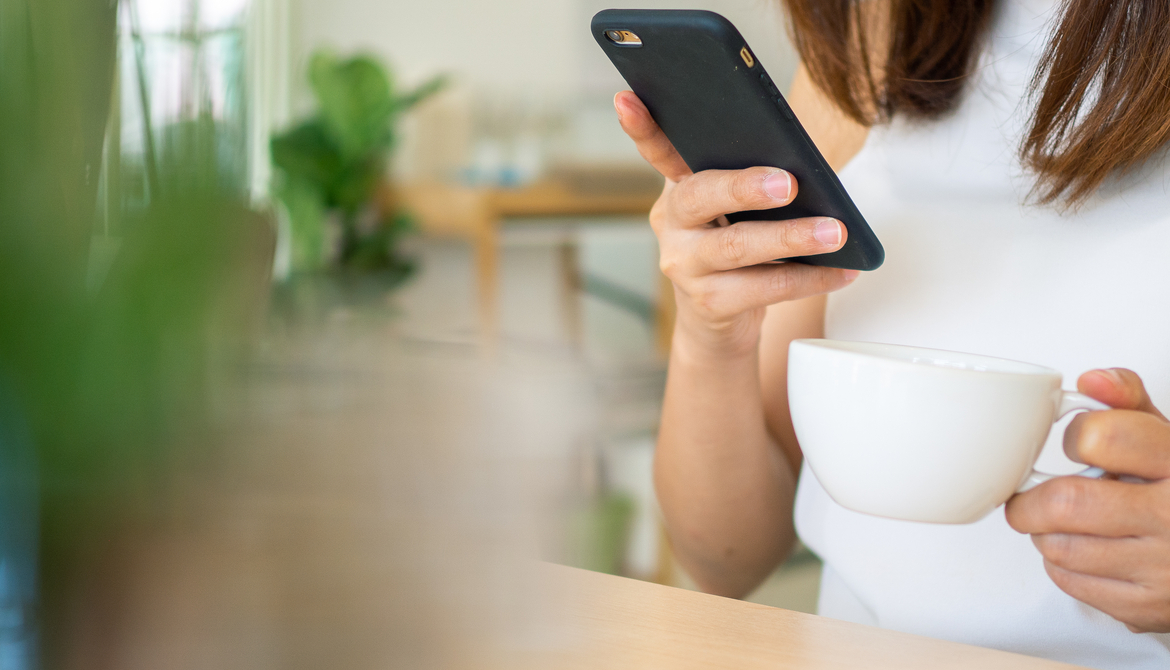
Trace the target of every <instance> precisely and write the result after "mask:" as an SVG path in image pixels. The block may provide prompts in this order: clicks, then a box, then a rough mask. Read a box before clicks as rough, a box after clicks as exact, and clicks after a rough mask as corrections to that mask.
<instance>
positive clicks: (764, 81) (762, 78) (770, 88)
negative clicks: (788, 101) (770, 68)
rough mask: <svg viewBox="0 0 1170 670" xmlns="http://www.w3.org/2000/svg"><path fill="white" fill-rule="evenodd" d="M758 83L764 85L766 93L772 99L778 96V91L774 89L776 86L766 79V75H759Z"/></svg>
mask: <svg viewBox="0 0 1170 670" xmlns="http://www.w3.org/2000/svg"><path fill="white" fill-rule="evenodd" d="M760 83H761V84H763V85H764V88H765V89H767V90H768V93H770V94H771V95H772V96H773V97H775V96H777V95H780V89H778V88H776V85H775V84H773V83H772V80H771V79H769V78H768V75H767V74H766V73H765V74H761V75H760Z"/></svg>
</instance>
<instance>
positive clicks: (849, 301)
mask: <svg viewBox="0 0 1170 670" xmlns="http://www.w3.org/2000/svg"><path fill="white" fill-rule="evenodd" d="M1057 4H1058V3H1055V2H1048V1H1042V0H1008V1H1006V2H1004V3H1003V4H1002V7H1001V8H1000V11H999V14H998V16H997V17H996V20H995V22H994V25H993V28H992V37H991V40H990V42H989V44H988V46H987V49H986V50H985V52H984V53H983V55H982V57H981V60H980V65H979V70H978V74H977V75H976V76H975V77H974V78H973V80H972V82H971V84H970V86H969V87H968V89H967V90H966V92H965V95H964V98H963V101H962V104H961V107H960V108H959V110H958V111H957V112H956V113H955V114H953V115H951V116H948V117H947V118H945V119H943V120H941V121H937V122H928V123H918V124H915V123H910V122H905V121H896V122H894V123H893V124H891V125H890V126H887V127H881V128H876V129H874V130H873V131H872V132H871V133H870V137H869V139H868V141H867V143H866V145H865V147H864V148H863V149H862V151H861V152H860V153H859V154H858V156H857V157H856V158H854V160H853V161H852V162H851V163H850V164H849V166H848V167H847V168H846V169H845V170H844V171H843V172H842V174H841V179H842V181H843V182H844V184H845V186H846V188H847V189H848V190H849V192H850V194H851V195H852V196H853V197H854V200H855V201H856V202H857V204H858V207H859V208H860V209H861V211H862V212H863V213H864V214H865V215H866V218H867V219H868V221H869V222H870V224H871V225H872V226H873V228H874V230H875V232H876V233H877V235H878V237H879V238H880V239H881V241H882V243H883V245H884V246H885V248H886V262H885V265H884V266H883V267H882V268H880V269H879V270H877V271H876V272H873V273H863V275H862V276H861V277H860V278H858V280H857V281H856V282H855V283H854V284H853V285H852V286H850V287H849V288H847V289H845V290H843V291H840V292H838V293H835V294H833V295H832V296H831V297H830V299H829V306H828V312H827V316H826V324H825V328H826V336H827V337H830V338H838V339H849V340H864V341H874V342H889V343H896V344H908V345H917V346H925V347H934V348H939V349H950V350H956V351H967V352H973V353H980V354H988V355H992V356H1000V357H1004V358H1011V359H1016V360H1021V361H1029V362H1033V363H1038V364H1041V365H1046V366H1049V367H1052V368H1055V369H1057V370H1060V371H1061V372H1063V373H1064V376H1065V386H1066V388H1074V387H1075V383H1076V378H1077V377H1078V376H1079V375H1080V374H1081V373H1082V372H1085V371H1087V370H1090V369H1092V368H1097V367H1128V368H1131V369H1133V370H1135V371H1136V372H1138V374H1140V375H1142V377H1143V379H1144V380H1145V383H1146V387H1147V389H1148V390H1149V392H1150V396H1151V397H1152V398H1153V400H1154V402H1155V404H1157V405H1158V406H1160V407H1161V408H1163V409H1170V263H1167V259H1168V258H1170V170H1168V169H1167V164H1166V162H1164V161H1154V162H1151V164H1150V165H1149V166H1147V167H1146V168H1145V169H1143V170H1141V171H1140V172H1139V173H1137V174H1134V175H1131V176H1129V177H1126V178H1122V179H1116V180H1113V181H1111V182H1110V183H1109V184H1107V185H1106V186H1105V187H1104V188H1103V189H1102V191H1101V192H1100V193H1099V194H1098V195H1097V196H1095V197H1094V198H1093V199H1092V200H1091V201H1090V203H1089V204H1088V205H1087V206H1085V207H1084V208H1082V209H1081V210H1079V211H1078V212H1076V213H1074V214H1065V215H1061V214H1058V213H1057V212H1055V211H1054V210H1052V209H1048V208H1038V207H1027V206H1023V205H1021V204H1020V203H1021V202H1022V201H1023V200H1024V198H1025V196H1026V195H1027V193H1028V191H1029V189H1030V188H1031V186H1032V183H1033V181H1032V178H1031V177H1030V176H1029V175H1027V174H1025V173H1024V171H1023V169H1022V168H1021V167H1020V164H1019V160H1018V158H1017V152H1018V147H1019V142H1020V137H1021V135H1022V133H1023V130H1024V128H1025V125H1026V122H1027V115H1028V112H1029V110H1030V107H1029V104H1028V102H1027V101H1026V100H1025V99H1024V94H1025V91H1026V87H1027V83H1028V80H1029V78H1030V77H1031V75H1032V72H1033V70H1034V68H1035V63H1036V59H1037V58H1038V57H1039V54H1040V52H1041V51H1042V49H1043V47H1044V45H1045V43H1046V40H1047V37H1048V34H1049V30H1050V28H1051V25H1052V22H1053V21H1054V20H1055V18H1056V15H1057ZM1168 113H1170V110H1168ZM1062 425H1063V424H1062ZM939 446H940V448H945V447H946V445H945V444H944V445H939ZM1081 467H1082V466H1078V465H1076V464H1074V463H1072V462H1071V461H1068V459H1067V458H1065V457H1064V454H1063V452H1062V450H1061V445H1060V432H1059V431H1056V432H1054V434H1053V437H1051V438H1050V439H1049V442H1048V445H1047V446H1046V447H1045V451H1044V454H1043V455H1042V456H1041V460H1040V469H1042V470H1044V469H1047V470H1048V471H1050V472H1057V473H1069V472H1074V471H1076V470H1077V469H1080V468H1081ZM796 525H797V530H798V532H799V534H800V537H801V538H802V540H803V541H804V542H805V543H806V544H807V545H808V546H809V547H810V548H811V549H812V550H813V551H815V552H816V553H817V554H818V555H819V556H821V558H823V559H824V561H825V569H824V576H823V580H822V586H821V596H820V605H819V608H820V613H821V614H823V615H825V616H830V617H835V618H840V619H846V620H851V621H857V622H860V623H866V624H871V625H877V626H881V627H884V628H891V629H895V630H901V631H906V632H910V633H917V634H921V635H927V636H931V637H936V638H943V639H948V640H955V641H958V642H965V643H969V644H976V645H981V646H985V647H993V648H996V649H1003V650H1007V651H1014V652H1019V653H1024V654H1030V655H1034V656H1041V657H1046V658H1050V659H1054V660H1059V661H1065V662H1070V663H1076V664H1080V665H1086V666H1090V667H1097V668H1110V669H1112V668H1118V669H1120V668H1125V669H1127V670H1129V669H1137V668H1143V669H1144V668H1151V669H1152V668H1168V667H1170V635H1155V634H1135V633H1131V632H1129V631H1128V630H1127V629H1126V628H1125V626H1124V625H1123V624H1121V623H1119V622H1117V621H1116V620H1114V619H1112V618H1111V617H1109V616H1108V615H1106V614H1104V613H1102V612H1100V611H1098V610H1096V609H1094V608H1092V607H1090V606H1088V605H1086V604H1084V603H1081V602H1079V601H1077V600H1075V599H1073V598H1072V597H1070V596H1068V595H1066V594H1065V593H1064V592H1062V591H1061V590H1060V589H1058V588H1057V587H1056V586H1055V585H1054V584H1053V583H1052V581H1051V580H1050V579H1049V578H1048V576H1047V574H1046V573H1045V572H1044V567H1043V563H1042V558H1041V556H1040V553H1039V552H1038V551H1037V550H1036V548H1035V547H1034V546H1033V545H1032V542H1031V539H1030V538H1029V537H1028V536H1027V535H1021V534H1019V533H1017V532H1015V531H1014V530H1012V529H1011V528H1010V527H1009V526H1008V525H1007V523H1006V521H1005V520H1004V515H1003V509H1002V508H1000V509H998V510H996V511H994V512H992V513H991V514H990V515H989V516H988V517H986V518H985V519H983V520H982V521H980V522H978V523H974V524H970V525H961V526H946V525H931V524H921V523H912V522H902V521H893V520H888V519H881V518H876V517H871V516H866V515H862V514H858V513H854V512H851V511H849V510H846V509H844V508H842V507H841V506H839V505H837V504H836V503H835V502H833V501H832V500H831V499H830V498H829V496H828V495H827V494H826V493H825V491H824V489H822V488H821V486H820V485H819V483H818V482H817V481H816V478H815V476H814V475H813V474H812V472H811V471H809V470H808V468H807V467H806V468H805V469H804V471H803V472H802V474H801V478H800V485H799V489H798V492H797V502H796Z"/></svg>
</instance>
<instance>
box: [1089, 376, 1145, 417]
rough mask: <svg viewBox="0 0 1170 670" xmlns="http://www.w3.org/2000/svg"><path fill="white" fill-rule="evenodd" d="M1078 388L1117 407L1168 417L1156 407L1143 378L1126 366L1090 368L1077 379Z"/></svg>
mask: <svg viewBox="0 0 1170 670" xmlns="http://www.w3.org/2000/svg"><path fill="white" fill-rule="evenodd" d="M1077 389H1078V390H1079V391H1080V392H1081V393H1084V394H1085V395H1087V396H1089V397H1091V398H1096V399H1097V400H1100V401H1101V402H1103V403H1105V404H1106V405H1109V406H1110V407H1113V408H1116V409H1132V410H1137V411H1139V412H1149V413H1151V414H1155V415H1157V416H1159V417H1161V418H1163V419H1165V418H1166V417H1164V416H1162V413H1161V412H1159V411H1158V408H1157V407H1154V403H1153V401H1151V400H1150V396H1149V394H1148V393H1146V387H1145V384H1143V383H1142V378H1141V377H1139V376H1138V374H1137V373H1136V372H1134V371H1133V370H1126V369H1125V368H1111V369H1108V370H1090V371H1089V372H1086V373H1085V374H1083V375H1081V377H1080V379H1078V380H1077Z"/></svg>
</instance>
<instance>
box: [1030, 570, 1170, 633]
mask: <svg viewBox="0 0 1170 670" xmlns="http://www.w3.org/2000/svg"><path fill="white" fill-rule="evenodd" d="M1044 569H1045V571H1046V572H1048V576H1049V577H1050V578H1051V579H1052V581H1053V583H1055V584H1056V585H1057V586H1058V587H1060V590H1061V591H1064V592H1065V593H1067V594H1069V595H1070V596H1072V597H1074V598H1076V599H1077V600H1079V601H1081V602H1083V603H1087V604H1089V605H1092V606H1093V607H1096V608H1097V609H1099V610H1101V611H1102V612H1105V613H1106V614H1108V615H1109V616H1111V617H1113V618H1115V619H1117V620H1119V621H1123V622H1125V623H1126V624H1127V625H1128V626H1129V629H1130V630H1132V631H1134V632H1144V631H1156V632H1163V631H1166V630H1170V617H1168V616H1167V615H1166V607H1165V605H1164V603H1162V602H1160V600H1161V599H1160V598H1159V596H1158V593H1159V591H1156V590H1154V589H1149V588H1147V587H1145V586H1142V585H1140V584H1135V583H1133V582H1128V581H1123V580H1117V579H1109V578H1106V577H1097V576H1094V575H1085V574H1081V573H1078V572H1073V571H1070V570H1066V569H1064V568H1061V567H1060V566H1058V565H1054V564H1052V563H1050V562H1048V561H1045V562H1044Z"/></svg>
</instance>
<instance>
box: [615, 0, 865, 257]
mask: <svg viewBox="0 0 1170 670" xmlns="http://www.w3.org/2000/svg"><path fill="white" fill-rule="evenodd" d="M592 30H593V37H594V39H596V40H597V43H598V44H599V45H600V46H601V48H602V50H603V51H605V53H606V55H607V56H609V59H610V61H612V62H613V64H614V66H616V67H617V69H618V72H620V73H621V75H622V77H624V78H625V80H626V83H628V84H629V85H630V88H631V89H633V91H634V93H635V94H637V96H638V97H639V98H641V99H642V102H643V103H645V105H646V108H647V109H648V110H650V114H651V116H653V117H654V120H655V121H657V122H658V125H659V126H660V127H661V128H662V131H663V132H664V133H666V136H667V137H668V138H669V139H670V141H671V142H672V143H673V144H674V147H675V149H677V150H678V152H679V154H680V155H681V156H682V158H683V160H684V161H686V163H687V165H688V166H690V168H691V170H693V171H695V172H699V171H700V170H711V169H719V170H740V169H743V168H748V167H753V166H757V165H766V166H770V167H778V168H783V169H785V170H787V171H789V172H791V173H792V175H793V176H794V177H796V180H797V183H798V184H799V188H798V191H797V196H796V199H795V200H793V201H792V202H791V203H790V204H788V205H785V206H784V207H777V208H775V209H769V210H762V211H750V212H737V213H735V214H730V215H728V217H727V218H728V220H730V221H731V222H732V223H734V222H736V221H746V220H756V221H759V220H767V221H775V220H782V219H798V218H802V217H807V216H831V217H833V218H835V219H838V220H840V221H841V222H842V223H844V224H845V227H846V229H847V230H848V231H849V235H848V239H847V240H846V242H845V246H843V247H842V248H841V249H838V250H837V251H834V252H832V253H828V254H820V255H816V256H801V257H798V258H787V259H778V260H787V261H797V262H800V263H807V264H810V265H824V266H828V267H835V268H845V269H850V270H874V269H877V268H878V267H879V266H880V265H881V264H882V261H883V260H884V259H885V251H884V250H883V249H882V245H881V243H880V242H879V241H878V239H877V236H876V235H874V233H873V231H872V230H871V229H870V227H869V224H868V223H866V221H865V218H864V217H863V216H861V212H859V211H858V210H857V206H856V205H854V204H853V200H852V198H850V197H849V194H848V193H846V192H845V187H843V186H842V185H841V182H840V180H838V179H837V175H836V173H835V172H833V169H832V168H831V167H829V164H828V163H827V162H825V159H824V157H823V156H821V152H820V151H819V150H818V149H817V147H816V145H815V144H813V141H812V140H811V139H810V138H809V136H808V133H806V132H805V131H804V128H803V127H802V126H801V125H800V121H798V120H797V119H796V116H795V115H794V114H793V113H792V109H791V108H790V107H789V106H788V102H787V101H786V100H784V96H783V95H781V94H780V91H779V89H778V88H777V87H776V84H775V83H774V82H773V81H772V79H771V78H770V77H769V76H768V73H767V72H765V71H764V66H763V64H761V63H760V62H759V59H758V58H756V55H755V53H754V52H753V51H752V50H751V47H749V46H748V45H747V42H746V41H744V39H743V36H741V35H740V34H739V31H738V30H736V28H735V26H733V25H731V22H730V21H728V20H727V19H725V18H723V17H722V16H720V15H719V14H716V13H714V12H708V11H700V10H654V9H607V10H604V11H602V12H598V13H597V14H596V15H595V16H594V17H593V23H592Z"/></svg>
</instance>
